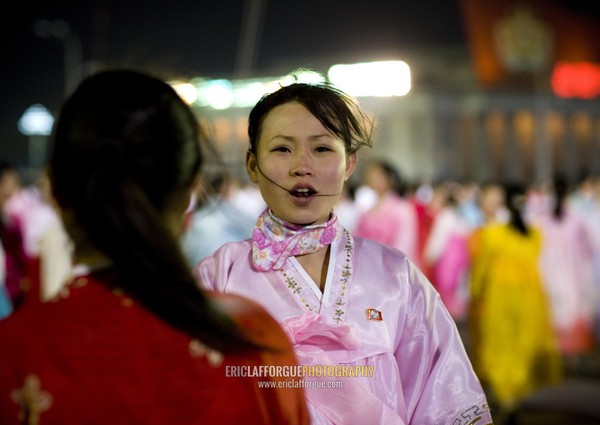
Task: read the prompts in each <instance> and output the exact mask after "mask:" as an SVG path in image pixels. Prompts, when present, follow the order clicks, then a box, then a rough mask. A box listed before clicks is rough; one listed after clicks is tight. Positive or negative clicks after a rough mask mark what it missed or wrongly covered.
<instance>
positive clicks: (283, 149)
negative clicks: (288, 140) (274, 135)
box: [273, 146, 290, 152]
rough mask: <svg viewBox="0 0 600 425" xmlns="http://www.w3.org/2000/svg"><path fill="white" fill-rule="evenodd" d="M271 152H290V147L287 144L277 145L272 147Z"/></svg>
mask: <svg viewBox="0 0 600 425" xmlns="http://www.w3.org/2000/svg"><path fill="white" fill-rule="evenodd" d="M273 152H290V149H289V148H288V147H287V146H277V147H275V148H273Z"/></svg>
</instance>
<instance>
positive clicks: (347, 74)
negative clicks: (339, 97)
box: [328, 61, 411, 97]
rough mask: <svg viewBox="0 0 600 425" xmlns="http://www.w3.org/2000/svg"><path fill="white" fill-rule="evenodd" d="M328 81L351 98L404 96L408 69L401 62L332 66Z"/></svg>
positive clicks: (408, 73)
mask: <svg viewBox="0 0 600 425" xmlns="http://www.w3.org/2000/svg"><path fill="white" fill-rule="evenodd" d="M328 77H329V80H330V81H331V82H332V83H333V84H335V85H336V86H338V87H339V88H340V89H342V90H343V91H345V92H346V93H348V94H350V95H352V96H358V97H360V96H375V97H387V96H404V95H406V94H407V93H408V92H409V91H410V87H411V81H410V68H409V67H408V65H407V64H406V62H403V61H386V62H368V63H356V64H350V65H333V66H332V67H331V68H329V72H328Z"/></svg>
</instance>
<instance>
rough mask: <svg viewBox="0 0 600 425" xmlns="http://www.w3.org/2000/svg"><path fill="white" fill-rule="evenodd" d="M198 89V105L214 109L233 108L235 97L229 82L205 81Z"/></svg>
mask: <svg viewBox="0 0 600 425" xmlns="http://www.w3.org/2000/svg"><path fill="white" fill-rule="evenodd" d="M196 87H198V101H197V103H198V105H200V106H208V107H210V108H212V109H227V108H230V107H231V106H233V104H234V100H235V96H234V93H233V84H232V82H231V81H229V80H211V81H203V82H201V83H200V85H199V86H196Z"/></svg>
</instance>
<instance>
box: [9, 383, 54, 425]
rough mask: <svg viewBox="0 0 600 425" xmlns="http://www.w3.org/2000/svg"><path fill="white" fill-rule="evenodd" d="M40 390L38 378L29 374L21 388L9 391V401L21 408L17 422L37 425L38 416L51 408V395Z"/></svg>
mask: <svg viewBox="0 0 600 425" xmlns="http://www.w3.org/2000/svg"><path fill="white" fill-rule="evenodd" d="M41 388H42V384H41V381H40V378H38V376H37V375H34V374H32V373H30V374H29V375H27V376H26V377H25V380H24V381H23V387H22V388H17V389H14V390H12V391H11V393H10V398H11V400H12V401H14V402H15V403H17V404H18V405H19V406H20V407H21V410H20V411H19V422H21V423H23V424H27V425H38V424H39V423H40V415H41V414H42V413H44V412H45V411H46V410H48V409H49V408H50V407H51V406H52V403H53V398H52V395H51V394H50V393H49V392H48V391H43V390H42V389H41Z"/></svg>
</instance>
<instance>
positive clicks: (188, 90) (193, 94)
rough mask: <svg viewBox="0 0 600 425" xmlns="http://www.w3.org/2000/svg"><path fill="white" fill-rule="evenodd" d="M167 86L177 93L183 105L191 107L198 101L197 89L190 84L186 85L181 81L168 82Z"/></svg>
mask: <svg viewBox="0 0 600 425" xmlns="http://www.w3.org/2000/svg"><path fill="white" fill-rule="evenodd" d="M169 84H170V85H171V87H173V89H174V90H175V91H176V92H177V94H178V95H179V97H181V99H183V101H184V102H185V103H187V104H188V105H191V104H192V103H194V102H195V101H196V99H198V89H196V86H194V85H193V84H192V83H186V82H183V81H170V82H169Z"/></svg>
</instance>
